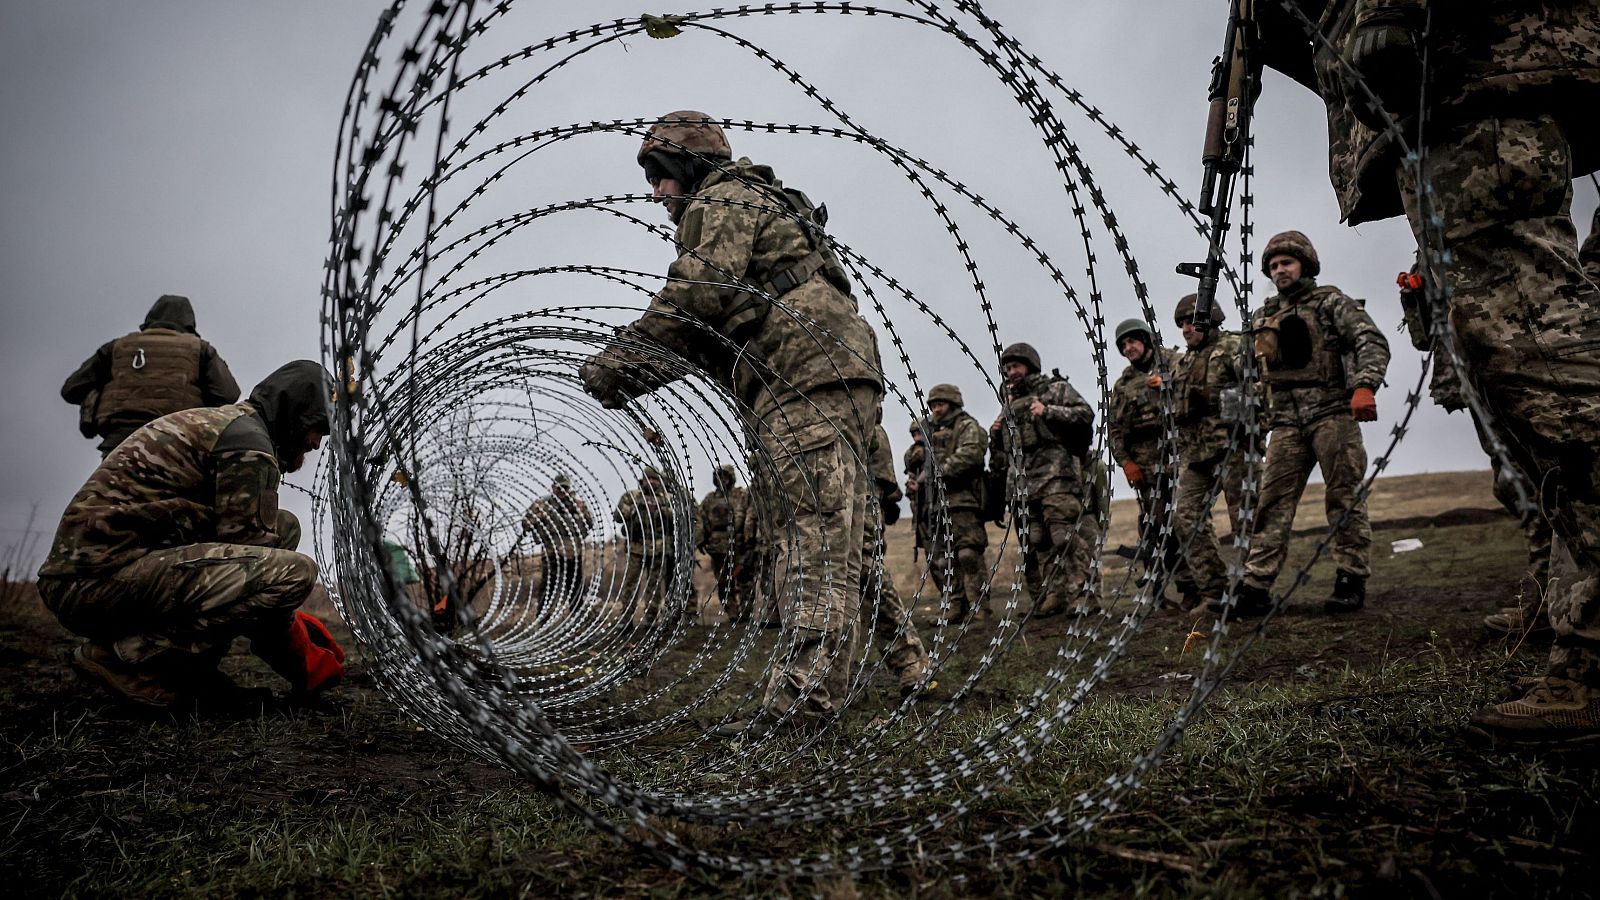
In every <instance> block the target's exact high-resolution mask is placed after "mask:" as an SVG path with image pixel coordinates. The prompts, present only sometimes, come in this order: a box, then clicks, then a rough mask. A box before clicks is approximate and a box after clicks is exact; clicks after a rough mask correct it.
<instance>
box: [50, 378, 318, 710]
mask: <svg viewBox="0 0 1600 900" xmlns="http://www.w3.org/2000/svg"><path fill="white" fill-rule="evenodd" d="M332 389H333V381H332V379H331V378H329V377H328V375H327V373H326V371H324V370H323V368H322V366H321V365H319V364H318V363H315V362H312V361H310V360H297V361H295V362H291V363H288V364H287V365H285V366H283V367H281V368H279V369H278V370H277V371H276V372H273V373H272V374H271V375H269V376H267V378H266V380H265V381H262V382H261V383H260V384H259V385H257V386H256V389H255V390H254V391H252V392H251V394H250V397H249V399H248V400H246V401H245V402H243V403H235V404H230V405H227V406H219V407H201V408H196V409H188V410H184V411H182V412H176V413H172V414H171V415H167V416H163V417H161V418H159V419H156V420H155V421H154V422H151V423H150V424H148V425H145V426H144V427H142V428H140V429H138V430H137V431H135V432H134V433H133V434H132V435H130V436H129V437H128V438H127V439H126V440H125V441H123V442H122V443H121V444H120V445H119V446H117V447H116V449H114V450H113V451H112V452H111V454H110V455H109V456H107V457H106V459H105V461H104V462H102V463H101V464H100V467H99V468H98V469H96V470H95V471H94V474H92V475H90V476H89V480H88V481H87V482H85V483H84V485H83V487H82V488H81V489H80V490H79V491H78V493H77V495H76V496H75V497H73V498H72V502H71V503H70V504H68V506H67V510H66V512H65V513H64V514H63V515H62V517H61V525H60V527H59V528H57V530H56V536H55V542H54V543H53V544H52V545H51V548H50V556H49V558H48V559H47V560H46V561H45V564H44V566H43V567H42V568H40V570H39V595H40V597H42V598H43V600H44V604H45V606H46V607H48V608H49V610H50V611H51V612H52V613H54V614H55V616H56V618H57V619H59V620H60V622H61V624H62V625H63V626H65V627H66V628H67V629H68V630H69V631H72V632H73V633H74V634H78V635H81V636H82V637H84V638H85V639H86V641H85V643H83V644H82V645H80V646H79V647H78V649H77V650H76V651H75V652H74V654H73V658H72V664H73V667H74V668H76V669H77V670H78V672H79V673H80V674H82V675H83V676H84V677H86V678H87V679H89V680H91V681H94V682H96V683H98V684H99V685H101V686H102V687H104V688H106V689H107V690H109V691H111V692H112V693H113V694H115V695H117V696H118V697H120V698H122V699H124V700H128V701H131V702H133V703H136V704H140V705H143V706H146V707H155V708H162V707H170V706H172V705H173V704H174V703H176V702H178V701H179V700H180V699H202V700H208V701H213V702H215V701H218V700H226V699H229V698H239V697H240V696H242V692H241V691H240V689H239V688H238V686H237V685H235V684H233V682H231V681H229V680H228V679H227V678H226V676H223V675H222V674H221V673H219V672H218V671H217V664H218V662H220V661H221V659H222V657H223V656H225V655H226V654H227V652H228V648H229V646H230V644H231V643H232V642H233V639H234V638H235V637H238V636H240V635H243V636H245V637H248V638H249V639H250V649H251V650H252V651H253V652H254V653H255V654H256V655H257V656H259V657H261V658H262V659H263V660H265V661H266V662H267V664H268V665H270V666H271V667H272V668H273V670H274V671H276V672H277V673H278V674H280V675H282V676H283V677H284V678H287V679H288V680H289V683H290V685H292V686H293V689H294V692H295V694H297V695H309V694H314V693H316V692H318V691H321V690H323V689H324V688H327V687H329V686H331V685H333V684H335V683H337V682H338V681H339V679H340V678H341V677H342V676H343V675H344V664H343V661H344V651H343V650H342V649H340V647H339V645H338V644H337V643H335V642H334V640H333V637H332V636H331V635H330V634H329V633H328V630H327V628H326V627H324V626H323V624H322V623H321V622H320V621H318V620H317V619H316V618H315V617H313V616H311V615H309V614H307V613H304V612H301V611H300V610H299V607H300V605H301V604H302V603H304V602H305V600H306V597H307V595H308V594H310V592H311V588H312V586H313V585H314V584H315V583H316V580H317V564H316V562H315V561H313V560H312V559H311V558H310V557H309V556H305V555H303V554H300V553H296V552H294V548H295V546H296V545H297V544H298V543H299V540H300V524H299V522H297V521H296V520H295V517H294V516H293V515H292V514H290V513H289V512H287V511H285V510H280V509H278V483H279V481H280V480H281V478H282V474H283V473H284V472H293V471H295V470H297V469H299V468H300V466H301V465H302V464H304V462H305V456H306V453H307V452H309V451H311V450H315V449H317V448H318V447H320V446H321V444H322V439H323V437H324V436H326V435H327V433H328V412H327V404H328V401H329V398H330V396H331V392H332Z"/></svg>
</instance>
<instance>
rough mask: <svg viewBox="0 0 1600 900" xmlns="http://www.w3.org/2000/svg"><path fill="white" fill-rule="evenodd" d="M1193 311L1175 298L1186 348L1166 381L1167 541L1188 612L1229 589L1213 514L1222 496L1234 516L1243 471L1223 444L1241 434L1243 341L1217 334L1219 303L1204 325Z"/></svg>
mask: <svg viewBox="0 0 1600 900" xmlns="http://www.w3.org/2000/svg"><path fill="white" fill-rule="evenodd" d="M1194 307H1195V295H1194V294H1190V295H1188V296H1187V297H1184V298H1183V299H1182V300H1179V301H1178V306H1177V309H1175V310H1174V311H1173V319H1174V321H1176V322H1177V324H1178V327H1179V328H1181V329H1182V330H1183V343H1184V345H1185V346H1186V347H1187V348H1188V351H1187V352H1185V353H1184V354H1183V356H1181V357H1179V359H1178V366H1177V370H1176V371H1175V372H1174V373H1173V376H1172V390H1173V396H1174V401H1175V406H1176V407H1177V409H1176V412H1175V413H1174V418H1175V419H1176V420H1177V422H1178V454H1179V456H1181V457H1182V461H1181V463H1180V464H1179V471H1178V489H1177V500H1176V510H1177V515H1176V524H1175V526H1174V528H1173V534H1172V543H1173V545H1174V549H1175V550H1176V551H1177V552H1178V553H1181V554H1182V556H1183V558H1184V559H1185V560H1186V561H1187V566H1186V568H1187V574H1188V579H1187V580H1185V579H1184V578H1183V577H1182V576H1183V574H1185V573H1184V570H1183V569H1179V578H1178V591H1179V593H1181V594H1182V595H1183V608H1184V609H1186V610H1187V609H1194V608H1196V607H1198V606H1199V605H1200V604H1201V603H1202V602H1207V603H1217V602H1219V601H1220V600H1221V599H1222V594H1223V591H1225V590H1226V589H1227V587H1228V570H1227V567H1226V566H1225V565H1224V564H1223V562H1222V554H1221V551H1220V549H1219V548H1218V545H1217V533H1216V529H1215V527H1214V526H1213V525H1212V523H1211V510H1212V505H1213V504H1214V503H1215V502H1216V499H1217V496H1219V495H1221V496H1226V497H1227V498H1228V502H1229V509H1230V510H1232V511H1234V513H1235V515H1237V511H1238V509H1239V507H1240V504H1241V495H1242V492H1243V484H1244V467H1245V463H1244V454H1243V453H1235V454H1234V456H1233V457H1232V458H1231V459H1229V460H1228V465H1227V466H1226V467H1224V465H1223V460H1224V458H1225V457H1226V456H1227V454H1228V445H1229V442H1230V441H1233V442H1238V441H1240V440H1241V439H1242V438H1243V437H1244V435H1243V432H1242V431H1241V430H1240V428H1239V425H1240V423H1241V422H1242V421H1243V415H1244V396H1243V390H1242V388H1241V385H1242V382H1243V380H1244V373H1243V371H1242V362H1241V359H1240V352H1241V350H1240V348H1241V346H1242V341H1241V339H1240V337H1239V335H1238V334H1235V333H1233V332H1230V331H1223V330H1222V328H1221V325H1222V322H1223V309H1222V306H1221V305H1220V304H1219V305H1217V306H1215V307H1213V308H1212V310H1211V323H1210V324H1209V325H1198V326H1197V325H1196V324H1195V321H1194ZM1237 446H1240V447H1242V446H1243V445H1242V444H1237ZM1302 484H1303V482H1302ZM1219 488H1220V490H1218V489H1219ZM1213 491H1215V492H1216V493H1213ZM1208 498H1209V501H1210V502H1208ZM1296 500H1298V496H1297V497H1296ZM1235 530H1236V531H1237V526H1235Z"/></svg>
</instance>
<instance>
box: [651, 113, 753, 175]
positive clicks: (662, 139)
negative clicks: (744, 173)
mask: <svg viewBox="0 0 1600 900" xmlns="http://www.w3.org/2000/svg"><path fill="white" fill-rule="evenodd" d="M658 151H659V152H661V153H670V154H675V155H679V156H683V155H687V154H691V153H698V154H700V155H701V156H713V157H717V158H719V159H731V158H732V157H733V148H732V147H731V146H729V144H728V136H727V135H726V134H725V133H723V131H722V126H721V125H718V124H717V123H715V122H713V121H711V117H710V116H708V115H706V114H705V113H703V112H697V111H695V110H692V109H680V110H677V111H675V112H669V113H667V114H666V115H664V116H662V117H661V120H660V121H658V122H656V124H654V125H652V126H650V132H649V133H648V134H646V135H645V137H644V143H642V144H640V145H639V153H638V156H637V157H635V158H636V159H638V161H639V165H641V166H642V165H644V158H645V157H646V156H649V155H650V154H651V153H655V152H658Z"/></svg>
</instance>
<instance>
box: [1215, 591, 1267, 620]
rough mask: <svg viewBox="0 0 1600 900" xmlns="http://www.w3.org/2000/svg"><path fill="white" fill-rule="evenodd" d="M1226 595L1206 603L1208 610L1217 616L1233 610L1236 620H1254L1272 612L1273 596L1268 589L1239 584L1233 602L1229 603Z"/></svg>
mask: <svg viewBox="0 0 1600 900" xmlns="http://www.w3.org/2000/svg"><path fill="white" fill-rule="evenodd" d="M1227 599H1228V598H1227V595H1226V594H1224V595H1223V596H1221V597H1218V598H1216V599H1215V600H1211V601H1208V602H1207V603H1206V609H1209V610H1211V612H1212V613H1213V614H1215V615H1219V616H1220V615H1222V614H1223V613H1224V612H1226V611H1229V610H1231V611H1232V614H1233V617H1234V618H1235V619H1253V618H1256V617H1258V616H1264V615H1266V614H1267V613H1269V612H1272V594H1270V593H1269V592H1268V591H1267V589H1266V588H1263V587H1255V586H1253V585H1249V584H1245V583H1244V582H1240V583H1239V591H1238V593H1237V594H1236V595H1235V596H1234V598H1233V602H1232V603H1228V602H1227Z"/></svg>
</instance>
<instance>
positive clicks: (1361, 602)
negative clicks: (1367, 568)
mask: <svg viewBox="0 0 1600 900" xmlns="http://www.w3.org/2000/svg"><path fill="white" fill-rule="evenodd" d="M1366 605H1367V579H1365V578H1363V577H1361V576H1360V575H1352V574H1351V573H1349V572H1339V573H1338V574H1336V575H1334V576H1333V596H1332V597H1329V598H1328V599H1327V600H1326V601H1324V602H1323V604H1322V611H1323V612H1329V613H1346V612H1355V611H1356V610H1358V609H1360V608H1362V607H1363V606H1366Z"/></svg>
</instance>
